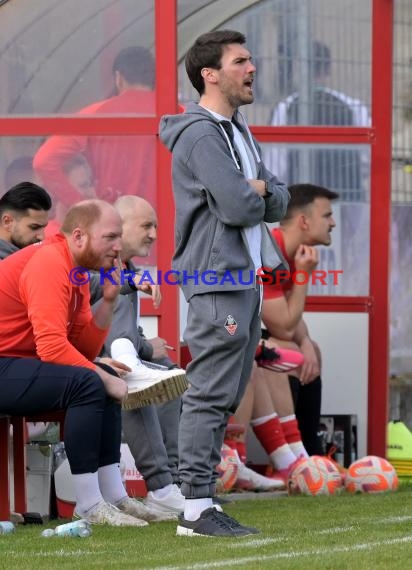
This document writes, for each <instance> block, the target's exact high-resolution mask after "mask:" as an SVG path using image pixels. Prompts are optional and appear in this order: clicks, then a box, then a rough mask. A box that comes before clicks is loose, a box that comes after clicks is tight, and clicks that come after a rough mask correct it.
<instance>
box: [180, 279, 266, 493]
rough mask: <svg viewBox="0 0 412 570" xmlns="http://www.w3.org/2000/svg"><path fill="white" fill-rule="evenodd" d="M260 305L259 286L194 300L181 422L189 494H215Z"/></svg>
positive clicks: (254, 339) (188, 329) (184, 482)
mask: <svg viewBox="0 0 412 570" xmlns="http://www.w3.org/2000/svg"><path fill="white" fill-rule="evenodd" d="M259 305H260V291H259V288H257V289H248V290H244V291H230V292H224V293H220V292H219V293H210V294H203V295H195V296H193V297H192V298H191V299H190V302H189V312H188V322H187V327H186V330H185V334H184V338H185V341H186V342H187V344H188V347H189V350H190V354H191V356H192V362H191V363H190V364H189V366H188V368H187V376H188V381H189V389H188V390H187V391H186V392H185V394H184V395H183V397H182V414H181V418H180V425H179V476H180V480H181V483H182V485H181V490H182V493H183V495H184V496H185V497H186V498H202V497H213V496H214V494H215V481H216V471H215V468H216V466H217V464H218V463H219V461H220V450H221V446H222V442H223V437H224V432H225V428H226V424H227V420H228V417H229V415H230V414H231V413H234V412H235V410H236V408H237V406H238V405H239V402H240V400H241V398H242V396H243V393H244V391H245V388H246V385H247V382H248V380H249V377H250V374H251V371H252V366H253V360H254V355H255V351H256V347H257V344H258V342H259V339H260V315H259ZM231 317H233V319H234V321H235V323H234V324H233V323H232V322H231ZM230 324H232V325H233V326H232V327H230ZM231 333H233V334H231Z"/></svg>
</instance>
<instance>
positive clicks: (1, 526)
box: [0, 521, 16, 534]
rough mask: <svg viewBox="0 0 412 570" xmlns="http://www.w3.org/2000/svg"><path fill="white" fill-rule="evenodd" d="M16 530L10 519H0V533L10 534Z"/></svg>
mask: <svg viewBox="0 0 412 570" xmlns="http://www.w3.org/2000/svg"><path fill="white" fill-rule="evenodd" d="M15 530H16V527H15V526H14V524H13V523H12V522H10V521H0V534H11V533H12V532H14V531H15Z"/></svg>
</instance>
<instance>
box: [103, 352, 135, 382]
mask: <svg viewBox="0 0 412 570" xmlns="http://www.w3.org/2000/svg"><path fill="white" fill-rule="evenodd" d="M99 362H102V363H103V364H107V365H108V366H110V367H111V368H113V370H115V371H116V372H117V374H118V375H119V376H120V378H124V377H125V376H126V374H127V373H128V372H131V371H132V369H131V368H129V367H128V366H127V365H126V364H123V362H119V361H118V360H114V359H113V358H109V357H108V356H104V357H102V358H99Z"/></svg>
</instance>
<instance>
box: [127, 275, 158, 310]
mask: <svg viewBox="0 0 412 570" xmlns="http://www.w3.org/2000/svg"><path fill="white" fill-rule="evenodd" d="M142 277H143V275H140V273H135V274H134V275H133V277H130V279H131V280H132V281H133V285H134V286H135V287H136V289H137V290H138V291H141V292H142V293H146V294H147V295H150V296H151V297H152V302H153V307H154V308H155V309H158V308H159V306H160V303H161V301H162V294H161V292H160V286H159V285H156V284H153V283H151V282H150V281H146V280H144V281H142V282H141V279H142Z"/></svg>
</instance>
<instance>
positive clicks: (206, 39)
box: [185, 30, 246, 95]
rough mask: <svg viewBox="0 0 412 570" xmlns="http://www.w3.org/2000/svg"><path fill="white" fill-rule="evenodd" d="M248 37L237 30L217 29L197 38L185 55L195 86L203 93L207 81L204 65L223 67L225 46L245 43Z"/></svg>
mask: <svg viewBox="0 0 412 570" xmlns="http://www.w3.org/2000/svg"><path fill="white" fill-rule="evenodd" d="M245 42H246V37H245V36H244V34H242V33H241V32H237V31H235V30H216V31H214V32H207V33H206V34H202V35H201V36H199V37H198V38H197V40H196V41H195V43H194V44H193V45H192V47H191V48H189V51H188V52H187V54H186V57H185V66H186V73H187V75H188V77H189V79H190V82H191V83H192V85H193V87H194V88H195V89H196V91H197V92H198V93H199V95H203V93H204V91H205V82H204V80H203V77H202V74H201V71H202V69H203V68H204V67H211V68H212V69H220V68H221V60H222V55H223V48H224V47H225V46H227V45H229V44H244V43H245Z"/></svg>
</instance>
